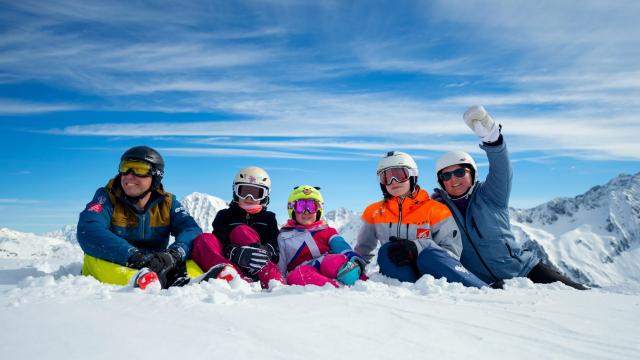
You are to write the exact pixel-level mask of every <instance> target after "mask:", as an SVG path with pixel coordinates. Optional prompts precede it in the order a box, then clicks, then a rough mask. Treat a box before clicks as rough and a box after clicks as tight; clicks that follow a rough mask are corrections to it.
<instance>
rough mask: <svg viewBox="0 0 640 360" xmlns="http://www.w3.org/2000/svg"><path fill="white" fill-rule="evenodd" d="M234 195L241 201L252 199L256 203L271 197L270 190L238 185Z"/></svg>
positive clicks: (261, 187) (234, 187) (258, 186)
mask: <svg viewBox="0 0 640 360" xmlns="http://www.w3.org/2000/svg"><path fill="white" fill-rule="evenodd" d="M233 193H234V194H236V196H237V197H239V198H240V199H246V198H249V197H250V198H252V199H253V200H254V201H259V200H263V199H264V198H266V197H267V196H268V195H269V190H267V189H266V188H264V187H263V186H260V185H252V184H236V185H234V186H233Z"/></svg>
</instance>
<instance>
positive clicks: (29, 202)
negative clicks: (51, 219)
mask: <svg viewBox="0 0 640 360" xmlns="http://www.w3.org/2000/svg"><path fill="white" fill-rule="evenodd" d="M41 203H43V201H40V200H27V199H13V198H0V204H2V205H34V204H41Z"/></svg>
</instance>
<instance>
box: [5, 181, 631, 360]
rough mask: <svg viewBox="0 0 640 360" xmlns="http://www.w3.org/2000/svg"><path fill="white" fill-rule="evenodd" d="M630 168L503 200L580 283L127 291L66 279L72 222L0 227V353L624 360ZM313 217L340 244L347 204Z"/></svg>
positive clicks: (215, 202)
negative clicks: (563, 193) (584, 185)
mask: <svg viewBox="0 0 640 360" xmlns="http://www.w3.org/2000/svg"><path fill="white" fill-rule="evenodd" d="M638 179H640V177H639V176H638V175H635V176H633V177H629V178H628V179H627V180H628V181H627V182H625V181H622V182H620V180H621V179H620V178H617V179H614V180H612V182H610V183H609V184H607V185H606V186H603V187H597V188H594V189H595V190H594V189H592V190H594V191H593V192H591V191H590V192H588V193H587V194H585V195H584V196H581V197H577V198H574V199H557V200H554V201H553V202H551V203H547V204H543V205H541V206H540V207H536V208H534V209H529V210H516V209H514V210H513V216H514V229H515V230H516V232H517V234H516V235H517V236H518V241H521V242H522V243H527V244H537V245H536V246H540V251H541V252H543V253H544V254H545V256H546V257H547V258H548V259H549V260H550V261H551V262H552V263H554V264H555V265H556V266H558V267H560V268H562V269H564V270H567V271H568V272H569V275H571V276H573V277H574V278H575V277H578V278H580V277H584V278H588V279H591V280H592V281H593V283H596V284H598V285H600V286H601V287H600V288H595V289H592V290H590V291H577V290H573V289H571V288H568V287H566V286H564V285H562V284H550V285H535V284H532V283H531V282H530V281H529V280H527V279H513V280H509V281H507V286H506V289H505V290H492V289H480V290H478V289H467V288H464V287H462V286H460V285H458V284H449V283H447V282H445V281H442V280H436V279H434V278H433V277H430V276H424V277H423V278H422V279H420V280H419V281H418V282H417V283H415V284H408V283H399V282H398V281H396V280H391V279H388V278H385V277H383V276H381V275H380V274H378V273H376V267H375V266H372V267H371V269H370V275H371V279H370V280H369V281H367V282H358V283H357V284H356V285H355V286H353V287H352V288H341V289H333V288H330V287H324V288H318V287H314V286H308V287H298V286H291V287H286V286H281V287H276V288H275V289H273V290H271V291H264V290H261V289H260V288H259V286H258V285H257V284H248V283H246V282H243V281H241V280H236V281H234V282H232V283H231V284H228V283H226V282H222V281H211V282H209V283H205V284H192V285H189V286H186V287H184V288H172V289H169V290H157V289H152V290H147V291H141V290H137V289H132V288H128V287H118V286H111V285H106V284H101V283H99V282H97V281H96V280H94V279H93V278H89V277H84V276H79V275H78V274H79V272H80V269H81V265H82V251H81V250H80V248H79V246H78V244H77V242H76V240H75V236H74V233H75V226H67V227H65V228H63V229H62V230H60V231H58V232H53V233H49V234H45V235H36V234H29V233H21V232H17V231H13V230H10V229H0V308H1V309H2V310H1V311H0V324H2V327H1V329H2V330H0V338H1V339H2V342H0V354H1V355H0V356H1V357H2V359H89V358H90V359H114V358H127V359H165V358H174V359H176V358H181V359H182V358H194V357H198V358H205V359H208V358H214V359H215V358H224V359H354V358H358V359H360V358H362V359H391V358H393V359H398V358H400V359H412V358H420V359H424V358H442V359H496V358H517V359H547V358H553V359H638V358H640V356H639V354H640V325H639V324H640V269H639V268H638V264H639V263H640V245H639V243H640V240H639V238H638V228H639V227H638V216H637V213H635V212H634V211H636V210H635V209H637V205H638V199H640V197H638V192H637V181H638ZM622 180H624V179H622ZM610 185H611V186H610ZM634 189H635V190H634ZM622 190H624V191H622ZM633 191H636V192H633ZM621 194H622V195H621ZM616 199H618V200H616ZM182 202H183V204H184V205H185V207H187V209H188V210H189V211H190V212H191V213H192V214H194V216H195V217H196V220H197V221H198V223H199V224H200V225H201V226H203V227H205V228H206V226H210V224H211V221H212V220H213V217H214V216H215V213H216V212H217V211H218V210H220V209H222V208H224V207H225V206H226V204H225V202H224V201H223V200H220V199H217V198H215V197H213V196H210V195H207V194H198V193H194V194H191V195H190V196H188V197H187V198H185V199H183V200H182ZM327 219H328V221H329V223H330V224H332V225H333V226H335V227H336V228H338V229H339V230H340V231H341V232H342V234H343V235H344V236H345V238H346V239H347V240H348V241H349V242H351V243H353V241H354V240H355V234H356V233H357V229H358V228H359V226H360V225H361V220H360V218H359V215H358V213H356V212H353V211H349V210H345V209H338V210H335V211H331V212H327ZM614 220H615V221H614ZM609 224H612V225H609ZM621 234H622V235H621ZM572 269H580V271H572Z"/></svg>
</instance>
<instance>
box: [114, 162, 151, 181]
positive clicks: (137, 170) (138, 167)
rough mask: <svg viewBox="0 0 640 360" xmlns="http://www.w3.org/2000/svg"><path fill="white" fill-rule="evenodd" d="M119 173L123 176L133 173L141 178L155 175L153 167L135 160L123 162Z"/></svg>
mask: <svg viewBox="0 0 640 360" xmlns="http://www.w3.org/2000/svg"><path fill="white" fill-rule="evenodd" d="M118 171H119V172H120V174H122V175H126V174H128V173H129V172H132V173H133V175H135V176H139V177H145V176H151V175H152V174H153V166H151V164H149V163H147V162H143V161H134V160H122V161H120V166H119V167H118Z"/></svg>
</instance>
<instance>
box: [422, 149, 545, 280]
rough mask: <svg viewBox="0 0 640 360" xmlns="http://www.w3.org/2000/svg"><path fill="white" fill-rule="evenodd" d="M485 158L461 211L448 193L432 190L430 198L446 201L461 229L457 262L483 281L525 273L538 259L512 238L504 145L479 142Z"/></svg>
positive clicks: (507, 168) (507, 159) (509, 178)
mask: <svg viewBox="0 0 640 360" xmlns="http://www.w3.org/2000/svg"><path fill="white" fill-rule="evenodd" d="M480 148H481V149H483V150H484V151H485V152H486V153H487V157H488V159H489V174H488V175H487V179H486V181H485V182H481V181H478V182H476V184H474V187H473V191H472V193H471V195H470V197H469V203H468V205H467V208H466V212H465V214H462V213H460V210H459V209H458V207H457V206H456V205H455V204H454V203H453V201H452V200H451V198H450V197H449V195H448V194H447V193H446V192H445V191H443V190H441V189H435V190H434V191H433V193H434V196H433V199H435V200H438V201H440V202H442V203H443V204H445V205H447V207H449V209H450V210H451V212H452V213H453V217H454V218H455V220H456V223H457V224H458V228H460V230H461V232H462V256H461V258H460V262H461V263H462V265H464V267H465V268H467V269H468V270H469V271H471V272H472V273H474V274H475V275H476V276H478V277H479V278H480V279H482V280H483V281H485V282H486V283H493V282H495V281H498V280H503V279H510V278H513V277H520V276H527V274H529V272H530V271H531V269H532V268H533V267H534V266H536V264H538V262H540V259H539V258H538V256H537V255H536V254H535V253H534V252H532V251H530V250H524V249H522V248H520V247H519V246H518V244H516V242H515V238H514V236H513V232H512V231H511V224H510V223H509V195H510V193H511V180H512V176H513V172H512V169H511V162H510V161H509V153H508V151H507V145H506V144H505V143H504V142H502V143H501V144H499V145H495V146H490V145H485V144H483V145H480Z"/></svg>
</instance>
